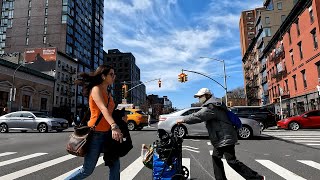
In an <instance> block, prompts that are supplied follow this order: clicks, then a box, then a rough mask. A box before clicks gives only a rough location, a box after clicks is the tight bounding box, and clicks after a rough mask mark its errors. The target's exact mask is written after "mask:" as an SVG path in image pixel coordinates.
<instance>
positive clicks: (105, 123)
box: [66, 65, 122, 180]
mask: <svg viewBox="0 0 320 180" xmlns="http://www.w3.org/2000/svg"><path fill="white" fill-rule="evenodd" d="M80 76H81V77H82V79H81V80H78V82H77V83H78V84H80V85H82V86H83V94H84V95H87V96H89V107H90V112H91V117H90V120H89V122H88V126H90V127H94V132H93V135H92V137H91V139H90V142H89V144H88V153H87V154H86V156H85V157H84V164H83V166H82V168H80V169H79V170H77V171H75V172H74V173H73V174H71V175H70V176H69V177H67V178H66V179H68V180H69V179H77V180H78V179H84V178H86V177H88V176H90V175H91V174H92V172H93V170H94V168H95V166H96V164H97V161H98V158H99V156H100V153H103V146H104V143H105V141H106V140H107V132H108V131H110V130H111V131H112V138H113V139H114V140H117V141H120V142H122V133H121V131H120V129H119V127H118V125H117V124H116V123H115V121H114V120H113V118H112V111H113V109H114V107H115V103H114V101H113V99H112V97H111V95H110V93H109V92H108V87H109V86H111V85H112V84H113V83H114V79H115V74H114V69H113V68H112V67H110V66H106V65H101V66H99V67H98V68H97V70H96V71H95V72H93V73H91V74H86V73H82V74H80ZM101 113H102V115H103V116H102V118H101V120H100V122H99V124H98V125H97V126H95V123H96V121H97V119H98V117H99V115H100V114H101ZM109 168H110V173H109V180H120V161H119V159H117V160H115V161H114V162H113V163H112V165H110V166H109Z"/></svg>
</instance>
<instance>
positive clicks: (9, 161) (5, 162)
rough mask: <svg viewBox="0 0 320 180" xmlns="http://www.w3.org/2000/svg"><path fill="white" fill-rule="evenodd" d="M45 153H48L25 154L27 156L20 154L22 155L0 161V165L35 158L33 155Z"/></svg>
mask: <svg viewBox="0 0 320 180" xmlns="http://www.w3.org/2000/svg"><path fill="white" fill-rule="evenodd" d="M45 154H48V153H34V154H30V155H27V156H22V157H18V158H14V159H10V160H7V161H2V162H0V167H1V166H5V165H8V164H12V163H16V162H19V161H23V160H27V159H31V158H35V157H38V156H42V155H45Z"/></svg>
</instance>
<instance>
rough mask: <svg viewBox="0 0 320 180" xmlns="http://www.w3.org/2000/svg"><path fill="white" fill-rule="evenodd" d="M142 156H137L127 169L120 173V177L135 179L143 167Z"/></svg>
mask: <svg viewBox="0 0 320 180" xmlns="http://www.w3.org/2000/svg"><path fill="white" fill-rule="evenodd" d="M143 166H144V165H143V163H142V158H141V157H139V158H137V159H136V160H135V161H134V162H133V163H131V164H130V165H129V166H128V167H127V168H126V169H124V170H123V171H122V172H121V174H120V179H125V180H131V179H133V178H134V177H135V176H136V175H137V174H138V173H139V171H140V170H141V169H142V168H143Z"/></svg>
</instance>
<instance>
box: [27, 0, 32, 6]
mask: <svg viewBox="0 0 320 180" xmlns="http://www.w3.org/2000/svg"><path fill="white" fill-rule="evenodd" d="M28 7H29V8H31V0H29V5H28Z"/></svg>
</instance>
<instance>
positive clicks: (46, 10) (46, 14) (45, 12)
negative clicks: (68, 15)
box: [44, 8, 48, 16]
mask: <svg viewBox="0 0 320 180" xmlns="http://www.w3.org/2000/svg"><path fill="white" fill-rule="evenodd" d="M44 15H45V16H48V8H45V9H44Z"/></svg>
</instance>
